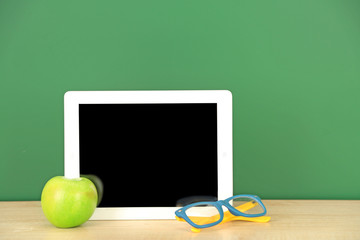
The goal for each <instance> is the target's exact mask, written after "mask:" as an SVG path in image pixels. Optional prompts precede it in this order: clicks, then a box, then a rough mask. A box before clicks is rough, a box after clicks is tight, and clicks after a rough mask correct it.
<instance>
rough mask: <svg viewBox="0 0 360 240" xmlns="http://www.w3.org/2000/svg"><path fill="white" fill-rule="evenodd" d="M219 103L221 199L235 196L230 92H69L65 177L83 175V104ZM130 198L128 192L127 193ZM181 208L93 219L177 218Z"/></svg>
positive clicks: (109, 213)
mask: <svg viewBox="0 0 360 240" xmlns="http://www.w3.org/2000/svg"><path fill="white" fill-rule="evenodd" d="M106 103H108V104H122V103H124V104H125V103H127V104H129V103H134V104H136V103H138V104H139V103H216V104H217V140H218V196H217V197H218V199H225V198H228V197H230V196H232V194H233V165H232V156H233V154H232V151H233V149H232V94H231V92H230V91H227V90H179V91H178V90H176V91H175V90H163V91H68V92H66V93H65V96H64V134H65V135H64V142H65V143H64V148H65V149H64V150H65V153H64V156H65V177H67V178H77V177H79V176H80V166H79V162H80V160H79V159H80V154H79V104H106ZM124 197H126V193H124ZM177 209H178V207H128V208H123V207H121V208H120V207H119V208H97V209H96V210H95V212H94V214H93V216H92V217H91V220H117V219H174V216H175V214H174V212H175V211H176V210H177Z"/></svg>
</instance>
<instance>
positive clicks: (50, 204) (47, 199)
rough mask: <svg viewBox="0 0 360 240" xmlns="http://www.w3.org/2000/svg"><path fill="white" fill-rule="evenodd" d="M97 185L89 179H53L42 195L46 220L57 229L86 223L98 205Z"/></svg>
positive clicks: (46, 185)
mask: <svg viewBox="0 0 360 240" xmlns="http://www.w3.org/2000/svg"><path fill="white" fill-rule="evenodd" d="M97 198H98V197H97V191H96V187H95V185H94V184H93V183H92V182H91V181H90V180H89V179H87V178H83V177H80V178H72V179H70V178H65V177H61V176H57V177H53V178H51V179H50V180H49V181H48V182H47V183H46V184H45V186H44V189H43V191H42V194H41V206H42V209H43V212H44V214H45V216H46V218H47V219H48V220H49V221H50V222H51V223H52V224H53V225H55V226H56V227H59V228H70V227H76V226H79V225H81V224H83V223H84V222H86V221H87V220H88V219H89V218H90V217H91V215H92V214H93V213H94V211H95V208H96V204H97Z"/></svg>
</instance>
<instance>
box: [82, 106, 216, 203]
mask: <svg viewBox="0 0 360 240" xmlns="http://www.w3.org/2000/svg"><path fill="white" fill-rule="evenodd" d="M79 118H80V122H79V124H80V173H81V174H93V175H96V176H97V177H98V178H100V179H101V181H102V183H103V185H104V194H103V198H102V201H101V203H100V205H99V207H160V206H161V207H174V206H176V205H177V203H179V202H181V201H182V200H183V199H187V200H189V199H190V201H191V199H192V198H194V199H195V201H196V199H197V198H199V196H202V197H200V198H205V199H207V198H209V199H214V198H216V196H217V191H218V185H217V180H218V176H217V105H216V103H200V104H198V103H191V104H182V103H181V104H80V106H79ZM188 203H190V202H188Z"/></svg>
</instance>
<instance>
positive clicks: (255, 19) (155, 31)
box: [0, 0, 360, 200]
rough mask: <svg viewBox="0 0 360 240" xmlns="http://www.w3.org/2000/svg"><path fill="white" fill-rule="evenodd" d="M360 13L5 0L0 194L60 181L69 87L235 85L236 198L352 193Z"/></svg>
mask: <svg viewBox="0 0 360 240" xmlns="http://www.w3.org/2000/svg"><path fill="white" fill-rule="evenodd" d="M359 12H360V2H359V1H355V0H354V1H350V0H338V1H336V0H303V1H292V0H273V1H268V0H264V1H260V0H248V1H244V0H239V1H235V0H234V1H229V0H221V1H220V0H218V1H214V0H206V1H205V0H204V1H201V0H182V1H169V0H150V1H149V0H131V1H130V0H125V1H85V0H81V1H80V0H79V1H76V0H75V1H45V0H44V1H39V0H34V1H10V0H9V1H4V0H2V1H0V90H1V94H0V104H1V106H0V109H1V113H0V200H39V199H40V194H41V190H42V187H43V186H44V184H45V182H46V181H47V180H48V179H49V178H51V177H53V176H55V175H63V173H64V169H63V157H64V154H63V147H64V144H63V139H64V138H63V95H64V93H65V92H66V91H68V90H155V89H158V90H166V89H184V90H186V89H228V90H230V91H231V92H232V93H233V103H234V125H233V127H234V193H237V194H239V193H254V194H258V195H260V196H261V197H263V198H287V199H291V198H296V199H299V198H311V199H360V173H359V170H360V14H359ZM169 160H171V159H169ZM119 172H121V170H119ZM174 174H175V173H174ZM119 189H121V186H119ZM139 191H141V189H139Z"/></svg>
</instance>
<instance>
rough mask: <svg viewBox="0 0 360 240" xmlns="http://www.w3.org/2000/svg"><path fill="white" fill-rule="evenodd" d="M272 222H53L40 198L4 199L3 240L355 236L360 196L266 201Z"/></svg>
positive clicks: (0, 215) (0, 209)
mask: <svg viewBox="0 0 360 240" xmlns="http://www.w3.org/2000/svg"><path fill="white" fill-rule="evenodd" d="M263 202H264V204H265V206H266V207H267V210H268V215H269V216H271V220H270V222H268V223H255V222H245V221H232V222H228V223H224V224H221V225H218V226H216V227H212V228H209V229H205V230H202V231H201V232H200V233H193V232H191V231H190V227H189V225H188V224H187V223H185V222H178V221H176V220H141V221H139V220H131V221H124V220H121V221H88V222H86V223H84V224H83V225H81V226H79V227H76V228H70V229H60V228H56V227H54V226H52V225H51V224H50V223H49V222H48V221H47V220H46V218H45V216H44V214H43V213H42V210H41V205H40V202H38V201H33V202H0V240H8V239H12V240H13V239H37V240H41V239H59V240H60V239H61V240H71V239H76V240H79V239H86V240H92V239H157V240H160V239H190V238H191V239H192V238H194V239H230V240H231V239H247V240H248V239H250V240H251V239H281V240H283V239H317V240H321V239H326V240H331V239H347V240H351V239H356V240H360V200H264V201H263Z"/></svg>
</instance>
